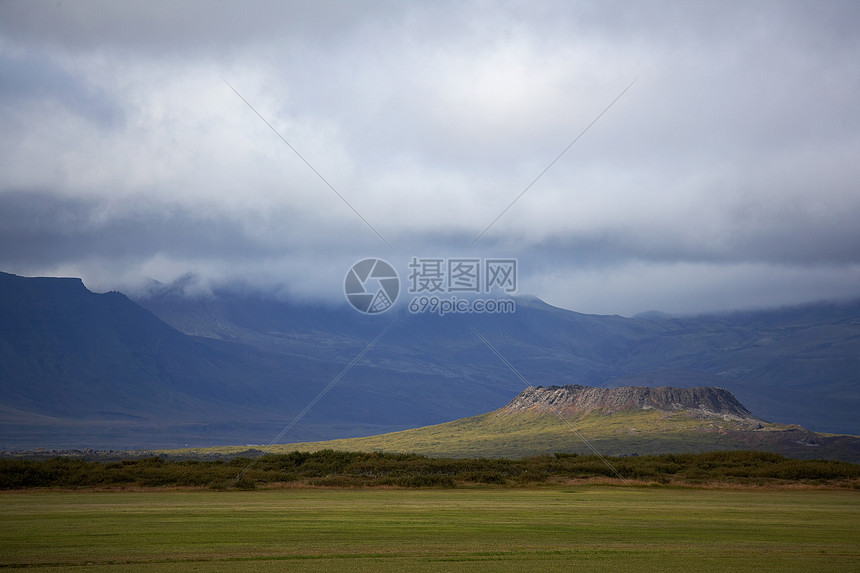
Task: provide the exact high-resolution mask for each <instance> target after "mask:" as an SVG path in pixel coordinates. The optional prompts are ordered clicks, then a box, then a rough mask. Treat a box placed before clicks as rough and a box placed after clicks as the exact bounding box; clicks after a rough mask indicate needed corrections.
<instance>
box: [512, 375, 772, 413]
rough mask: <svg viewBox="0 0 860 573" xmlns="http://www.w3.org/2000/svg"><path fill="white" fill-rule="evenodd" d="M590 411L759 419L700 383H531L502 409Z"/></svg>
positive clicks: (732, 399)
mask: <svg viewBox="0 0 860 573" xmlns="http://www.w3.org/2000/svg"><path fill="white" fill-rule="evenodd" d="M594 410H597V411H599V412H600V413H602V414H615V413H617V412H622V411H625V410H662V411H664V412H679V411H687V412H689V413H694V414H697V415H699V416H701V417H703V418H718V419H722V420H738V421H740V420H743V421H752V422H760V421H761V420H760V419H759V418H758V417H757V416H755V415H754V414H753V413H752V412H750V411H749V410H747V409H746V407H745V406H744V405H743V404H741V403H740V402H738V400H737V399H736V398H735V397H734V395H732V393H731V392H729V391H728V390H725V389H723V388H714V387H712V386H701V387H697V388H673V387H671V386H662V387H659V388H650V387H647V386H623V387H620V388H590V387H587V386H580V385H578V384H573V385H568V386H549V387H547V388H544V387H542V386H533V387H530V388H527V389H526V390H523V392H522V393H521V394H519V395H518V396H517V397H516V398H514V399H513V400H511V402H510V403H509V404H508V405H507V406H505V407H504V408H503V411H505V412H508V413H513V412H524V411H532V412H541V413H543V412H548V411H550V412H557V413H559V414H561V415H564V416H575V415H580V414H587V413H589V412H592V411H594Z"/></svg>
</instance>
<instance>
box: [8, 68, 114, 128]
mask: <svg viewBox="0 0 860 573" xmlns="http://www.w3.org/2000/svg"><path fill="white" fill-rule="evenodd" d="M0 78H2V80H3V81H2V83H0V106H2V107H5V108H6V110H5V113H6V114H13V113H15V109H16V108H19V107H21V106H27V105H34V104H39V103H44V102H53V103H55V104H56V105H59V106H63V107H66V108H68V109H70V110H72V111H73V112H74V113H77V114H80V115H82V116H84V117H86V118H87V119H88V120H89V121H91V122H95V123H97V124H101V125H102V126H104V127H109V126H111V125H113V124H115V123H116V122H119V121H121V120H122V109H121V107H120V106H119V105H117V103H116V102H115V101H114V100H113V99H112V97H111V96H110V95H109V94H107V93H105V92H104V91H102V90H100V89H98V88H97V87H95V86H92V85H89V84H88V83H87V82H86V80H85V79H84V78H82V77H81V76H80V75H75V74H72V73H70V72H68V71H67V70H65V69H64V68H62V67H61V66H59V65H57V64H55V63H54V62H52V61H51V60H49V59H48V58H42V57H21V58H15V57H2V56H0Z"/></svg>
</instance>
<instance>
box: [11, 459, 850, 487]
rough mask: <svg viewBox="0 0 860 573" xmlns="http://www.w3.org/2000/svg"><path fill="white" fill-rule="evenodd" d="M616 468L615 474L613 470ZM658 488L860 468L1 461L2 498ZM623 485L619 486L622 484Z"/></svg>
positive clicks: (794, 478) (807, 478)
mask: <svg viewBox="0 0 860 573" xmlns="http://www.w3.org/2000/svg"><path fill="white" fill-rule="evenodd" d="M610 466H611V467H610ZM619 476H620V477H621V479H623V480H624V481H627V482H636V483H643V482H645V483H658V484H678V485H697V484H750V485H771V484H784V483H789V482H792V483H802V484H820V485H831V486H833V485H836V486H841V487H853V488H860V465H857V464H851V463H847V462H839V461H830V460H796V459H791V458H786V457H784V456H781V455H779V454H772V453H766V452H751V451H728V452H710V453H703V454H677V455H671V454H670V455H658V456H642V457H624V458H604V459H601V458H599V457H597V456H580V455H576V454H555V455H542V456H534V457H529V458H523V459H491V458H489V459H488V458H472V459H453V458H428V457H425V456H421V455H416V454H387V453H357V452H341V451H333V450H323V451H319V452H314V453H310V452H292V453H290V454H278V455H275V454H270V455H265V456H262V457H260V458H258V459H251V458H246V457H240V458H236V459H233V460H229V461H227V460H218V461H194V460H170V459H168V458H166V457H164V456H161V457H158V456H156V457H150V458H146V459H138V460H124V461H117V462H99V461H86V460H82V459H75V458H69V457H56V458H52V459H49V460H43V461H31V460H20V459H4V460H0V489H6V490H9V489H26V488H96V487H129V488H131V487H209V488H215V489H227V488H234V487H235V488H241V489H253V488H256V487H265V486H267V485H271V484H281V483H286V484H290V483H292V484H298V485H305V486H321V487H382V486H393V487H458V486H469V485H475V484H497V485H508V486H517V485H536V484H543V483H560V482H564V481H567V480H572V479H574V480H575V479H587V478H615V479H618V478H619ZM621 479H619V483H621Z"/></svg>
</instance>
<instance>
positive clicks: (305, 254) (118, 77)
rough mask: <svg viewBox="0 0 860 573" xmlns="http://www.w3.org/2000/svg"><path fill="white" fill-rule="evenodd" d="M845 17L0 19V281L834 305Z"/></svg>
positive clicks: (850, 97)
mask: <svg viewBox="0 0 860 573" xmlns="http://www.w3.org/2000/svg"><path fill="white" fill-rule="evenodd" d="M858 29H860V4H858V3H857V2H855V1H853V0H850V1H847V2H839V1H818V0H816V1H790V0H783V1H778V2H767V1H754V0H753V1H739V0H738V1H728V2H726V1H724V0H720V1H713V2H696V1H683V2H681V1H671V2H662V1H647V0H643V1H636V2H633V1H625V2H615V1H601V2H575V1H566V2H534V1H528V2H491V1H474V2H470V1H465V2H404V1H392V2H387V1H384V0H381V1H364V2H362V1H357V2H334V1H308V2H253V1H252V2H219V1H212V0H206V1H202V0H201V1H191V0H189V1H184V2H182V1H180V2H173V1H171V2H161V1H147V2H123V1H106V2H101V1H98V2H97V1H86V0H80V1H75V2H69V1H59V2H58V1H57V0H51V1H48V2H41V1H34V0H26V1H19V0H2V2H0V270H2V271H5V272H11V273H15V274H20V275H25V276H78V277H82V278H83V279H84V282H85V284H86V285H87V286H88V287H89V288H90V289H91V290H94V291H96V292H103V291H107V290H122V291H123V292H128V293H132V294H133V293H135V292H141V289H144V288H146V285H147V284H148V281H151V280H157V281H160V282H163V283H170V282H172V281H175V280H177V279H179V278H181V277H189V276H190V277H192V278H191V279H188V280H186V281H185V284H187V285H188V287H187V288H188V292H189V293H197V294H200V293H205V292H208V290H209V289H211V288H214V287H217V286H218V285H224V284H243V285H246V286H249V287H251V288H257V289H262V290H265V291H266V292H271V293H273V294H275V295H277V296H281V297H290V298H295V299H298V300H307V301H336V302H338V303H342V302H343V301H344V293H343V284H344V277H345V275H346V273H347V270H348V269H349V267H350V265H352V263H354V262H355V261H357V260H359V259H363V258H366V257H380V258H383V259H385V260H387V261H390V262H391V263H392V264H393V265H394V266H395V267H396V268H398V271H399V272H400V273H401V277H404V276H405V273H408V270H407V263H408V262H409V261H410V260H411V259H412V258H413V257H417V258H422V257H442V258H456V257H477V258H482V259H483V258H491V257H506V258H516V259H517V261H518V292H519V293H520V294H531V295H535V296H538V297H540V298H541V299H543V300H545V301H547V302H549V303H550V304H553V305H555V306H559V307H563V308H568V309H571V310H575V311H579V312H586V313H599V314H620V315H624V316H631V315H634V314H636V313H639V312H643V311H648V310H660V311H664V312H669V313H698V312H710V311H722V310H732V309H748V308H767V307H775V306H783V305H793V304H800V303H804V302H812V301H819V300H829V299H844V298H852V297H857V296H860V160H858V159H860V65H858V62H860V34H857V30H858Z"/></svg>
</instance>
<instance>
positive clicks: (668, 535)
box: [0, 485, 860, 573]
mask: <svg viewBox="0 0 860 573" xmlns="http://www.w3.org/2000/svg"><path fill="white" fill-rule="evenodd" d="M858 530H860V493H858V492H857V491H852V490H841V491H836V490H812V489H692V488H687V489H677V488H664V487H616V486H605V485H576V486H554V487H543V488H523V489H520V488H491V487H488V488H472V489H455V490H448V489H355V490H342V489H312V488H303V489H280V490H276V489H272V490H258V491H228V492H217V491H188V490H185V491H183V490H164V491H157V490H150V491H126V492H106V491H76V492H63V491H47V490H41V491H13V492H3V493H0V531H2V534H0V567H2V566H5V567H10V568H11V567H28V568H33V569H36V570H39V571H85V572H90V571H92V572H102V571H111V572H113V571H130V572H131V571H133V572H149V571H168V572H169V571H201V572H214V571H251V570H252V571H260V572H266V571H284V570H290V571H373V572H375V573H381V572H384V571H524V570H533V571H632V570H641V571H744V570H746V571H752V570H762V569H764V570H769V571H817V572H822V571H840V572H844V571H852V570H853V571H857V570H858V568H860V537H858V535H857V531H858Z"/></svg>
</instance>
